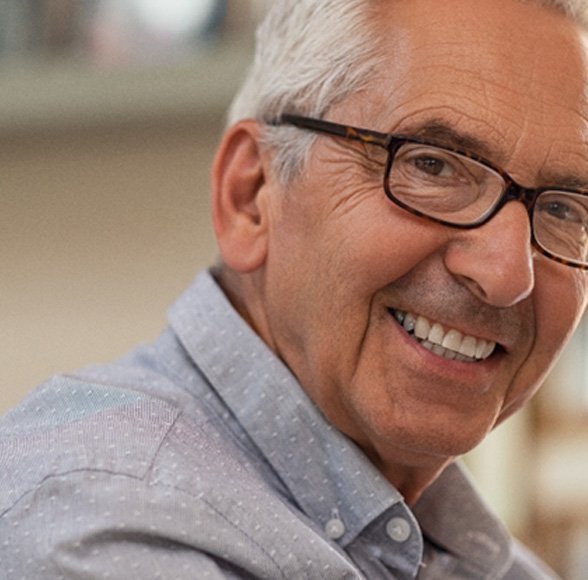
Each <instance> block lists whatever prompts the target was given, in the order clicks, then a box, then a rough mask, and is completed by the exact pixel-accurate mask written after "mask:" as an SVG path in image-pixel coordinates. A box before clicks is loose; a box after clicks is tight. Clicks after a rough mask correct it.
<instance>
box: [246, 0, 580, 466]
mask: <svg viewBox="0 0 588 580" xmlns="http://www.w3.org/2000/svg"><path fill="white" fill-rule="evenodd" d="M378 6H379V14H378V19H377V20H378V22H377V23H375V24H374V26H375V27H376V28H377V29H378V31H379V34H380V36H381V38H382V45H381V46H382V54H383V55H385V56H384V58H383V60H382V61H381V62H380V64H379V68H378V70H377V74H376V77H377V78H374V81H373V83H372V84H371V86H372V90H370V91H369V92H368V91H366V92H364V93H361V94H356V95H354V96H353V97H352V98H351V99H348V100H347V101H346V102H344V103H341V104H340V105H338V106H336V107H335V108H334V109H333V110H331V111H330V113H329V114H328V118H329V119H330V120H333V121H337V122H340V123H343V124H347V125H355V126H359V127H367V128H371V129H374V130H378V131H390V132H394V133H398V134H405V135H419V136H427V135H429V134H434V135H435V136H436V137H437V138H439V136H441V138H442V139H444V140H447V145H449V146H451V145H462V146H463V143H464V142H465V143H470V144H471V146H472V147H475V148H476V149H475V151H474V152H475V153H477V154H480V155H483V156H485V157H486V158H488V159H489V160H491V161H492V162H493V163H495V164H496V165H499V166H501V167H503V168H504V169H505V170H506V171H508V172H509V173H510V174H511V175H512V176H513V178H515V179H516V180H517V181H518V182H520V183H522V184H524V185H525V186H528V187H538V186H543V185H548V184H549V185H558V184H560V182H561V180H567V181H569V180H571V179H574V178H577V179H581V178H588V149H587V147H586V141H587V135H588V125H587V122H586V119H587V113H588V103H587V100H586V87H587V86H588V83H587V77H586V60H585V53H584V48H583V44H582V35H581V34H582V33H581V32H580V31H579V29H578V28H577V27H576V26H575V25H574V24H573V23H571V22H570V21H569V20H566V19H565V18H564V17H563V16H561V15H560V14H559V13H557V12H554V11H551V10H547V9H544V8H540V7H537V6H534V5H533V4H523V3H518V2H515V1H514V0H498V1H496V0H493V1H490V0H483V1H482V0H481V1H480V2H475V3H472V2H470V1H469V0H448V1H445V2H436V1H435V0H411V1H410V2H403V1H395V2H380V3H379V4H378ZM455 139H458V140H459V141H460V143H455ZM382 153H383V152H382V150H379V149H377V148H375V147H374V148H369V147H364V146H362V145H361V144H357V143H353V142H350V141H345V140H342V139H337V138H330V137H326V136H321V137H319V138H318V139H317V142H316V144H315V146H314V148H313V150H312V152H311V155H310V158H309V162H308V164H307V165H306V166H305V168H304V170H303V173H302V175H301V176H300V177H298V178H297V179H296V180H295V181H294V182H293V183H290V184H288V185H287V186H284V187H280V186H279V185H276V184H273V188H274V189H275V191H273V192H272V195H271V196H268V200H267V203H268V215H269V217H270V219H269V222H268V224H269V225H268V227H269V233H268V254H267V259H266V260H265V263H264V266H263V286H260V288H263V289H262V290H260V292H261V293H262V295H263V300H264V313H263V317H264V320H263V322H259V321H258V322H259V323H258V324H257V325H256V326H257V327H258V328H263V329H264V330H263V331H262V332H261V333H262V335H263V337H264V338H265V340H266V341H267V342H268V343H269V344H270V345H271V346H272V348H273V349H274V350H275V351H276V352H277V353H278V354H279V355H280V356H281V357H282V358H283V359H284V360H285V362H286V363H287V365H288V366H289V367H290V368H291V369H292V371H293V372H294V373H295V375H296V376H297V377H298V379H299V380H300V382H301V384H302V385H303V387H304V388H305V389H306V390H307V392H308V393H309V395H310V397H311V398H312V399H313V400H314V401H315V402H316V403H317V404H318V406H319V407H320V408H321V409H322V411H323V412H324V413H325V415H326V416H327V417H328V418H329V419H330V420H331V421H332V422H333V423H334V424H335V425H336V426H337V427H338V428H339V429H341V430H342V431H343V432H345V433H346V434H347V435H349V436H350V437H351V438H352V439H354V440H355V441H356V442H357V443H358V444H359V445H360V446H362V447H363V448H364V450H366V452H367V453H368V454H370V455H371V456H372V457H373V458H374V461H375V462H376V463H381V464H382V465H386V464H395V465H405V466H419V465H427V464H434V463H435V462H439V461H443V459H444V458H447V457H450V456H454V455H458V454H461V453H464V452H466V451H468V450H469V449H471V448H472V447H473V446H475V445H476V444H477V443H478V442H479V441H480V440H481V439H482V438H483V437H484V436H485V435H486V434H487V433H488V432H489V431H490V430H491V429H492V428H493V426H495V424H496V423H497V422H499V421H500V420H501V419H502V418H504V417H506V416H508V415H509V414H511V413H512V412H514V411H515V410H517V409H518V408H519V407H520V406H521V405H522V404H523V403H524V402H525V401H526V400H527V399H528V398H529V397H530V396H531V395H532V394H533V393H534V392H535V390H536V389H537V388H538V386H539V385H540V383H541V380H542V379H543V378H544V375H545V373H546V372H547V370H548V369H549V368H550V366H551V364H552V363H553V360H554V358H555V357H556V356H557V354H558V352H559V351H560V349H561V347H562V345H563V344H564V343H565V341H566V340H567V339H568V338H569V335H570V333H571V331H572V330H573V328H574V327H575V325H576V323H577V321H578V318H579V316H580V314H581V312H582V310H583V308H584V306H585V300H586V276H587V275H586V274H585V273H583V272H581V271H578V270H573V269H571V268H567V267H565V266H562V265H559V264H557V263H555V262H552V261H549V260H548V259H547V258H545V257H543V256H540V255H535V253H534V252H533V250H532V247H531V245H530V225H529V219H528V215H527V213H526V210H525V208H524V207H523V206H522V204H520V203H519V202H511V203H509V204H507V205H506V206H505V207H504V208H503V209H502V210H501V211H500V212H499V213H498V215H497V216H496V217H495V218H494V219H492V220H491V221H490V222H489V223H487V224H486V225H484V226H483V227H480V228H478V229H474V230H467V231H466V230H457V229H451V228H448V227H445V226H442V225H439V224H435V223H432V222H430V221H427V220H425V219H422V218H419V217H416V216H413V215H411V214H409V213H407V212H406V211H404V210H402V209H400V208H398V207H396V206H395V205H394V204H393V203H392V202H390V201H389V200H388V199H387V198H386V196H385V195H384V192H383V188H382V183H381V180H382V171H383V163H384V162H385V153H384V155H382ZM281 189H283V191H281ZM415 332H416V334H415ZM456 351H457V352H461V354H460V355H457V354H456Z"/></svg>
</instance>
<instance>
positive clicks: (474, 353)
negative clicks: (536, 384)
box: [394, 310, 496, 362]
mask: <svg viewBox="0 0 588 580" xmlns="http://www.w3.org/2000/svg"><path fill="white" fill-rule="evenodd" d="M394 317H395V318H396V320H397V321H398V322H399V323H400V324H401V325H402V326H403V327H404V328H405V329H406V331H407V332H408V333H413V332H414V336H415V337H416V338H417V339H418V340H419V342H420V343H421V345H422V346H424V347H425V348H426V349H428V350H430V351H432V352H434V353H435V354H437V355H439V356H442V357H444V358H447V359H450V360H454V359H455V360H458V361H467V362H472V361H475V360H484V359H487V358H488V357H489V356H490V355H491V354H492V353H493V352H494V349H495V348H496V343H495V342H491V341H487V340H484V339H482V338H476V337H474V336H464V335H463V334H462V333H461V332H459V331H458V330H455V329H449V330H447V331H446V330H445V329H444V328H443V326H441V324H439V323H438V322H431V321H430V320H428V319H427V318H425V317H424V316H415V315H414V314H411V313H410V312H402V311H399V310H395V311H394Z"/></svg>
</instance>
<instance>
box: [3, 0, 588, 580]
mask: <svg viewBox="0 0 588 580" xmlns="http://www.w3.org/2000/svg"><path fill="white" fill-rule="evenodd" d="M585 12H586V9H585V8H584V2H575V3H574V2H572V1H571V0H570V1H565V0H560V1H551V2H547V1H545V2H540V1H538V0H537V1H526V2H524V1H520V0H477V1H476V2H471V1H470V0H443V2H439V0H389V1H387V2H384V1H379V0H274V2H273V3H272V7H271V9H270V12H269V15H268V17H267V19H266V21H265V23H264V24H263V25H262V26H261V28H260V30H259V34H258V50H257V54H256V60H255V63H254V66H253V68H252V70H251V72H250V75H249V77H248V79H247V80H246V83H245V85H244V87H243V89H242V91H241V92H240V94H239V95H238V96H237V98H236V100H235V102H234V105H233V108H232V111H231V122H230V126H229V128H228V130H227V131H226V133H225V136H224V138H223V140H222V143H221V145H220V147H219V151H218V154H217V157H216V161H215V164H214V168H213V212H214V225H215V229H216V233H217V238H218V244H219V248H220V254H221V258H222V259H221V261H220V264H219V265H218V266H217V267H216V268H214V269H211V271H209V272H206V273H203V274H201V275H200V276H199V277H198V279H197V280H196V282H195V284H194V285H193V287H191V288H190V289H189V290H188V291H187V293H186V294H185V295H184V296H183V297H182V298H181V299H180V301H179V302H178V303H177V304H176V305H175V307H174V308H173V309H172V310H171V313H170V327H169V329H168V330H167V331H166V332H165V333H164V334H163V335H162V337H161V338H160V339H159V340H158V341H157V342H156V343H154V344H153V345H151V346H149V347H146V348H141V349H140V350H138V351H136V352H134V353H132V354H131V355H129V356H128V357H127V358H125V359H123V360H122V361H118V362H117V363H114V364H112V365H109V366H102V367H98V368H90V369H87V370H84V371H80V372H79V373H76V374H75V375H73V376H67V377H65V376H61V377H56V378H54V379H52V380H50V381H49V382H48V383H47V384H46V385H44V387H43V388H41V389H40V390H39V391H37V392H36V393H35V394H33V395H32V396H31V397H30V398H29V399H28V400H26V401H25V402H24V403H23V404H22V405H21V406H20V407H19V408H18V409H16V410H15V411H13V412H12V413H10V414H9V415H8V416H7V417H5V418H4V420H3V422H2V424H1V428H0V434H1V439H0V440H1V445H2V453H1V455H0V457H2V468H1V470H0V474H1V475H0V484H1V490H2V493H1V495H0V497H1V498H2V499H1V500H0V502H1V510H0V514H1V515H0V561H1V562H2V566H1V569H2V574H5V575H6V576H4V577H6V578H10V579H12V578H15V579H16V578H18V579H20V578H27V579H36V578H39V579H41V578H42V579H53V578H96V579H97V578H121V579H123V578H124V579H128V578H137V579H138V578H140V579H151V578H198V579H200V578H211V579H217V578H268V579H272V580H273V579H277V578H285V579H293V578H297V579H304V578H309V579H327V580H329V579H341V578H370V579H376V578H377V579H379V578H416V577H418V578H423V579H432V578H435V579H452V578H467V579H472V578H508V579H515V580H518V579H525V578H550V577H553V575H552V573H551V572H549V571H548V570H547V569H546V568H545V566H544V565H543V564H541V563H540V562H539V561H538V560H537V559H536V558H535V557H534V556H532V555H531V554H530V553H529V552H528V551H526V550H525V549H524V548H523V547H522V546H520V545H519V544H517V542H515V541H514V540H513V539H512V538H510V537H509V535H508V533H507V532H506V531H505V529H504V528H503V527H502V526H501V524H500V523H499V522H497V521H496V519H495V518H494V517H493V516H492V515H491V514H490V513H489V512H488V510H487V508H486V507H484V505H483V504H482V502H481V501H480V500H479V498H478V497H477V495H476V493H475V491H474V490H473V488H472V486H471V484H470V483H469V481H468V479H467V478H466V476H465V475H464V474H463V472H462V470H461V468H460V467H459V465H458V464H456V463H455V459H456V457H458V456H460V455H461V454H463V453H465V452H467V451H468V450H470V449H472V448H473V447H474V446H475V445H476V444H477V443H478V442H479V441H481V440H482V439H483V438H484V436H485V435H486V434H487V433H488V432H489V431H491V430H492V429H493V428H494V427H495V426H496V425H497V424H499V423H500V422H502V421H503V420H504V419H505V418H506V417H508V416H510V415H511V414H512V413H514V412H515V411H516V410H517V409H519V408H520V407H521V406H522V405H523V404H524V403H525V402H526V401H527V400H528V399H529V398H530V397H531V396H532V395H533V393H534V392H535V391H536V390H537V388H538V387H539V385H540V384H541V382H542V380H543V378H544V377H545V374H546V373H547V371H548V370H549V368H550V367H551V365H552V364H553V362H554V360H555V358H556V357H557V355H558V353H559V351H560V350H561V348H562V347H563V345H564V344H565V342H566V341H567V339H568V338H569V336H570V334H571V333H572V331H573V329H574V327H575V326H576V324H577V322H578V320H579V318H580V316H581V314H582V311H583V309H584V306H585V304H586V274H585V272H584V270H585V269H586V267H587V265H588V235H587V228H588V197H587V195H586V189H582V188H586V187H587V185H586V182H587V180H588V148H587V147H586V141H587V131H588V125H587V122H586V119H587V115H588V90H587V89H588V78H587V66H586V64H587V53H586V40H587V35H586V25H587V23H586V14H585Z"/></svg>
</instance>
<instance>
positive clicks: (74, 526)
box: [0, 377, 285, 578]
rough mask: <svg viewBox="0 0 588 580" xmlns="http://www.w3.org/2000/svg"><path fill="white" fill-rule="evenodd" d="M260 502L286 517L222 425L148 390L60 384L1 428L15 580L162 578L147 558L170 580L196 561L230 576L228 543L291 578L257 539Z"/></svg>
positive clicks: (4, 525) (0, 510) (0, 480)
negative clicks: (120, 575)
mask: <svg viewBox="0 0 588 580" xmlns="http://www.w3.org/2000/svg"><path fill="white" fill-rule="evenodd" d="M251 502H254V503H255V505H259V506H263V505H269V506H271V509H275V510H276V513H282V516H283V515H284V513H285V509H284V507H283V506H280V505H279V502H278V501H277V499H276V498H275V497H273V494H272V493H271V491H270V490H268V489H267V486H265V485H264V483H263V481H261V480H260V479H259V478H258V477H257V476H256V474H255V470H252V469H250V468H249V467H248V466H247V463H246V461H244V460H243V459H242V457H240V456H239V454H238V453H236V452H235V445H234V444H233V443H232V442H231V441H230V439H227V438H226V437H225V436H224V433H223V432H222V431H219V429H218V426H217V424H216V422H215V421H214V420H211V417H209V416H207V415H205V414H202V415H198V414H197V413H190V414H189V415H187V414H186V413H184V412H183V411H182V410H181V409H179V408H178V407H177V406H176V405H174V404H173V403H170V402H169V401H166V400H163V399H160V398H157V397H154V396H151V395H147V394H145V393H143V392H141V391H137V390H133V389H124V388H121V387H114V386H112V385H108V384H99V383H93V382H90V381H87V380H80V379H77V378H72V377H56V378H54V379H52V380H51V381H49V382H48V383H47V384H45V385H44V386H43V387H42V388H41V389H39V390H38V391H37V392H35V393H34V394H33V395H32V396H30V397H29V398H28V399H26V400H25V401H24V402H23V403H22V404H21V405H20V406H19V407H17V408H16V409H15V410H14V411H12V412H11V413H9V414H8V415H7V416H6V417H4V418H3V419H2V420H1V421H0V538H2V540H1V541H0V560H1V561H3V562H4V563H5V564H6V565H7V566H8V567H9V568H11V569H12V570H13V572H14V577H46V578H53V577H54V574H56V573H57V572H56V571H57V570H59V571H64V570H67V571H68V572H71V574H72V575H74V576H75V574H76V573H80V574H81V573H82V572H83V570H84V569H85V568H86V567H89V569H90V570H91V571H92V572H96V573H100V574H102V573H104V574H106V573H111V572H112V570H120V569H121V568H120V566H121V565H122V566H123V569H124V570H125V571H127V572H128V573H129V574H134V573H135V572H136V573H137V574H139V575H140V577H152V576H150V574H151V573H152V572H153V569H152V568H149V564H148V563H146V562H144V561H143V560H144V558H145V554H146V552H145V550H146V549H147V550H148V552H149V553H150V554H151V556H150V561H152V560H153V558H155V560H156V562H157V564H153V563H152V565H154V566H156V567H157V566H159V568H157V569H158V570H159V569H160V570H161V574H162V575H161V577H162V578H163V577H169V576H168V575H167V573H171V574H175V576H174V577H178V578H179V577H187V576H185V575H183V573H182V572H181V569H182V568H181V567H182V566H184V565H186V563H188V562H189V564H190V566H191V567H192V569H198V570H202V571H203V572H204V571H205V570H209V571H210V577H211V578H217V577H218V578H220V577H224V575H222V572H221V571H220V570H221V569H222V566H223V565H222V564H219V563H218V562H217V561H216V558H215V557H212V556H206V554H207V553H208V554H214V553H216V552H218V550H219V549H220V548H219V545H218V541H217V540H216V539H215V537H216V536H217V535H222V537H223V538H224V540H223V541H222V542H221V545H220V547H221V548H222V546H224V545H225V541H226V542H228V545H229V546H234V548H232V547H231V548H229V547H226V552H227V554H229V553H232V552H233V551H235V550H237V553H235V554H233V555H232V556H231V558H230V560H231V561H233V560H238V559H239V558H242V553H243V550H245V551H246V552H247V553H248V554H252V555H253V556H252V557H254V560H255V561H259V562H260V565H261V566H262V568H264V569H267V570H274V572H272V573H271V574H269V576H270V577H271V576H272V574H273V577H279V576H280V575H279V574H278V575H275V569H274V568H275V564H274V562H273V559H272V558H271V557H270V556H269V555H268V554H267V553H265V551H264V548H263V546H262V545H261V544H260V543H258V542H256V541H255V540H254V539H253V538H251V533H250V530H252V529H253V526H254V525H255V523H254V521H253V520H254V513H253V512H254V510H252V509H251ZM243 524H246V525H243ZM188 545H189V546H190V550H189V553H184V554H183V555H182V554H181V552H182V550H184V552H185V548H186V546H188ZM182 546H183V548H182ZM243 546H245V548H244V547H243ZM239 547H240V548H239ZM159 552H161V556H162V557H161V558H160V557H158V556H157V554H158V553H159ZM256 554H257V555H256ZM117 559H119V560H120V559H123V560H125V561H126V562H128V569H127V567H126V566H127V564H124V565H123V564H120V563H119V564H116V560H117ZM175 559H177V568H176V567H174V566H176V564H173V561H174V560H175ZM166 562H168V565H169V566H170V568H166ZM135 564H136V565H138V566H139V568H137V569H136V570H135V569H134V568H133V566H134V565H135ZM110 565H112V568H109V566H110ZM248 565H249V564H248ZM194 566H195V567H196V568H194ZM49 571H51V573H49ZM42 572H43V573H42ZM19 574H20V575H19ZM55 577H56V576H55ZM76 577H77V576H76ZM136 577H139V576H136ZM155 577H157V576H155ZM202 577H206V576H204V575H203V576H202Z"/></svg>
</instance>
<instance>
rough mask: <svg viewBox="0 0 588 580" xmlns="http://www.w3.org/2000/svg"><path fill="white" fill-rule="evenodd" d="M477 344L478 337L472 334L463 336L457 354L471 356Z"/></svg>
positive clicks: (474, 352)
mask: <svg viewBox="0 0 588 580" xmlns="http://www.w3.org/2000/svg"><path fill="white" fill-rule="evenodd" d="M477 345H478V339H477V338H474V337H473V336H464V337H463V341H462V343H461V346H460V347H459V354H463V355H464V356H469V357H470V358H473V357H474V355H475V354H476V346H477Z"/></svg>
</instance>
